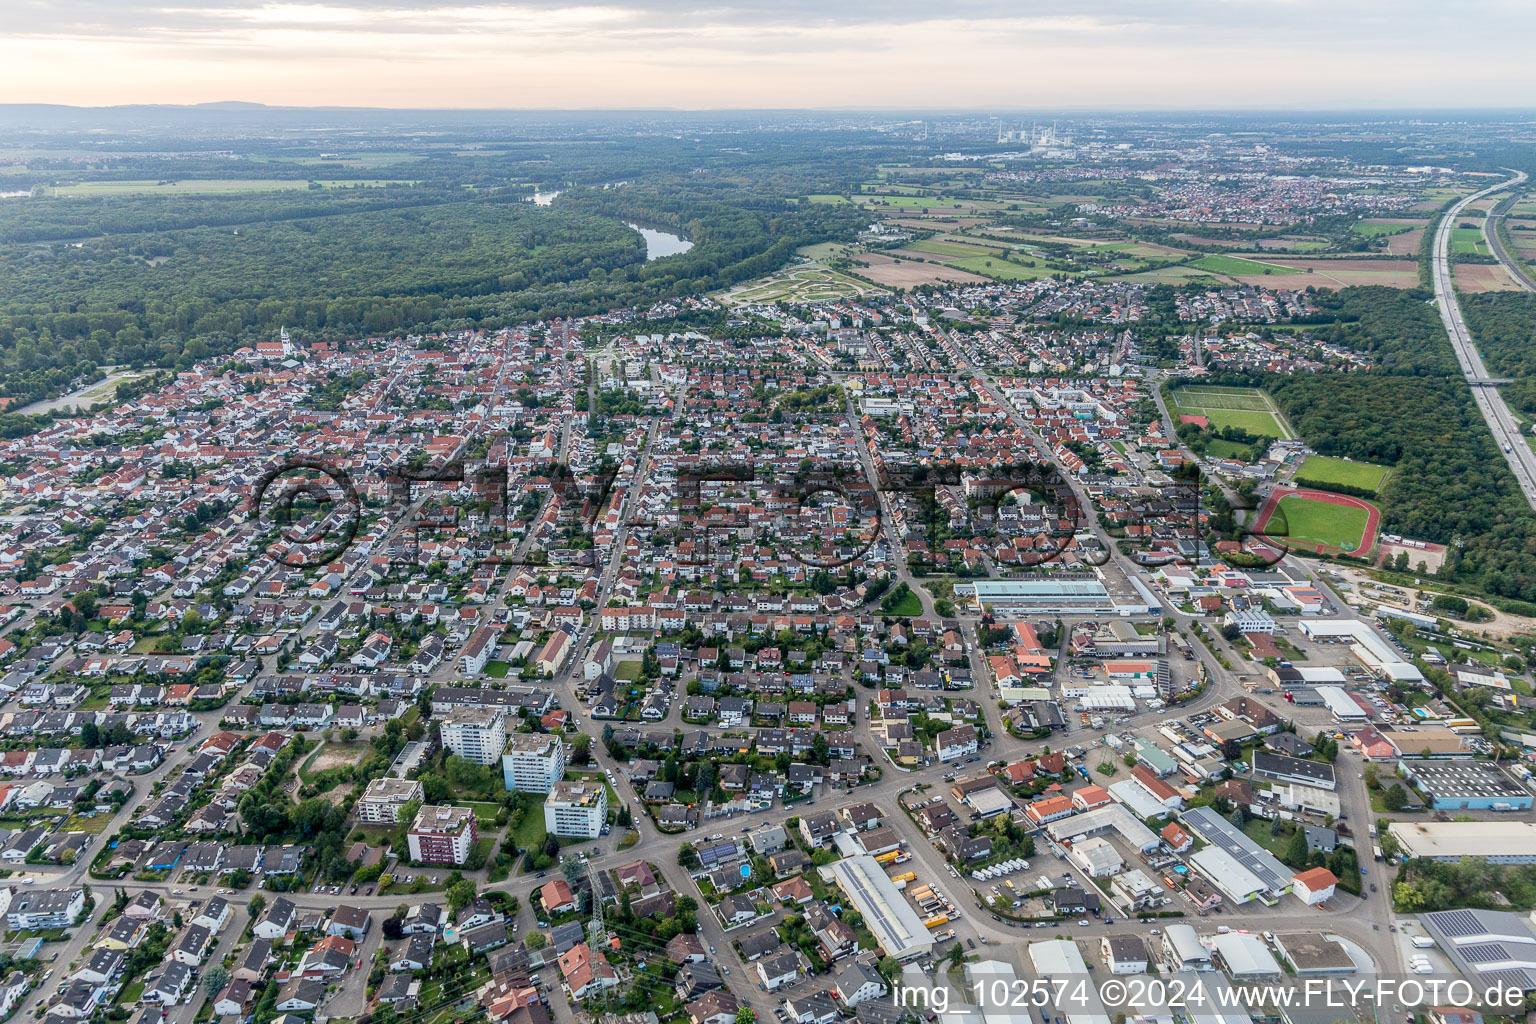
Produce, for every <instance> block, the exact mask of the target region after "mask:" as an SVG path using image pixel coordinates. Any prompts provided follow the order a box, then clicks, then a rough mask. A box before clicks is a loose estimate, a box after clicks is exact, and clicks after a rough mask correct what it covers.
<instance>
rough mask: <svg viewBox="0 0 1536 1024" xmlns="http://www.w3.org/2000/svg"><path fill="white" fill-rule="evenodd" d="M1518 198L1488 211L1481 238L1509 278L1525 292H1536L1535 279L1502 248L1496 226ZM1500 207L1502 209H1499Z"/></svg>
mask: <svg viewBox="0 0 1536 1024" xmlns="http://www.w3.org/2000/svg"><path fill="white" fill-rule="evenodd" d="M1518 198H1519V196H1510V197H1509V198H1508V199H1506V200H1505V201H1504V202H1502V203H1500V204H1499V205H1498V206H1495V207H1494V208H1493V209H1492V210H1490V211H1488V216H1487V217H1485V218H1483V237H1484V238H1485V239H1487V241H1488V248H1489V250H1490V251H1491V252H1492V253H1493V255H1494V257H1495V258H1496V259H1497V260H1498V261H1499V262H1500V263H1502V264H1504V269H1505V270H1507V271H1509V276H1510V277H1512V278H1514V279H1515V281H1516V283H1518V284H1519V285H1520V287H1522V288H1524V289H1525V290H1526V291H1530V292H1536V279H1532V277H1531V273H1530V271H1529V270H1528V269H1527V268H1526V266H1525V264H1524V263H1521V262H1520V261H1519V260H1517V259H1515V258H1514V257H1512V256H1510V254H1509V252H1508V250H1506V249H1505V248H1504V242H1503V241H1502V240H1501V239H1500V238H1499V229H1498V224H1499V221H1500V220H1501V219H1503V218H1504V217H1507V216H1508V215H1509V208H1510V207H1511V206H1513V205H1514V204H1515V201H1516V200H1517V199H1518ZM1500 207H1502V209H1500Z"/></svg>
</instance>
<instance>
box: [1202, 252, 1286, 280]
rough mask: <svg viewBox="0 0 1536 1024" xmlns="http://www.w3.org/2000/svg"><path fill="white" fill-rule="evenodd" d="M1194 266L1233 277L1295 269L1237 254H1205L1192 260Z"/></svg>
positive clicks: (1284, 271)
mask: <svg viewBox="0 0 1536 1024" xmlns="http://www.w3.org/2000/svg"><path fill="white" fill-rule="evenodd" d="M1194 266H1196V267H1199V268H1200V269H1201V270H1209V271H1212V272H1214V273H1217V274H1229V275H1231V276H1234V277H1246V276H1251V275H1253V274H1265V275H1269V274H1295V273H1297V271H1296V269H1295V268H1293V267H1287V266H1284V265H1283V264H1277V263H1261V262H1259V261H1258V260H1248V259H1243V258H1241V257H1239V256H1206V257H1203V258H1202V259H1198V260H1196V261H1195V262H1194Z"/></svg>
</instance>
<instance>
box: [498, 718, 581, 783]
mask: <svg viewBox="0 0 1536 1024" xmlns="http://www.w3.org/2000/svg"><path fill="white" fill-rule="evenodd" d="M564 778H565V743H564V742H563V741H562V740H561V739H560V737H559V736H556V735H554V734H553V733H543V732H514V733H513V734H512V735H510V736H508V737H507V749H506V751H505V752H504V753H503V754H502V755H501V779H502V782H503V783H504V784H505V785H506V787H507V788H508V789H510V790H514V791H516V792H519V793H548V792H549V791H550V788H551V787H552V786H554V784H555V783H557V782H559V781H560V780H561V779H564Z"/></svg>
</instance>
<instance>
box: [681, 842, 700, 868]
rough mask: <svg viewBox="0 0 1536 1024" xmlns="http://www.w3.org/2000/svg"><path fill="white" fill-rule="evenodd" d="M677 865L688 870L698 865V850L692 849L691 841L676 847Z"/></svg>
mask: <svg viewBox="0 0 1536 1024" xmlns="http://www.w3.org/2000/svg"><path fill="white" fill-rule="evenodd" d="M677 866H678V867H680V868H687V869H688V870H690V871H691V870H693V869H694V868H696V867H698V866H699V851H698V850H696V849H694V846H693V844H692V843H684V844H683V845H682V846H679V847H678V848H677Z"/></svg>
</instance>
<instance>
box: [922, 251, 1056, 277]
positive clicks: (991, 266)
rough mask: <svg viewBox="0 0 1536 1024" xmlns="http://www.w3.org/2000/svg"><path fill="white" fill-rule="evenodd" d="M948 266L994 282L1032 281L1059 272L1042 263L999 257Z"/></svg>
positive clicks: (972, 257)
mask: <svg viewBox="0 0 1536 1024" xmlns="http://www.w3.org/2000/svg"><path fill="white" fill-rule="evenodd" d="M948 265H949V266H951V267H955V268H957V269H959V270H969V271H971V272H972V273H975V274H982V275H984V276H986V277H990V278H992V279H993V280H995V281H1033V280H1034V279H1035V278H1037V277H1049V276H1051V275H1052V274H1055V273H1059V271H1055V270H1052V269H1051V268H1050V267H1047V266H1046V265H1045V264H1043V263H1037V262H1035V261H1034V260H1028V261H1025V262H1023V263H1018V262H1014V261H1012V260H1005V259H1003V258H1002V256H1001V255H999V256H970V257H967V258H965V259H960V260H950V261H949V264H948Z"/></svg>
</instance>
